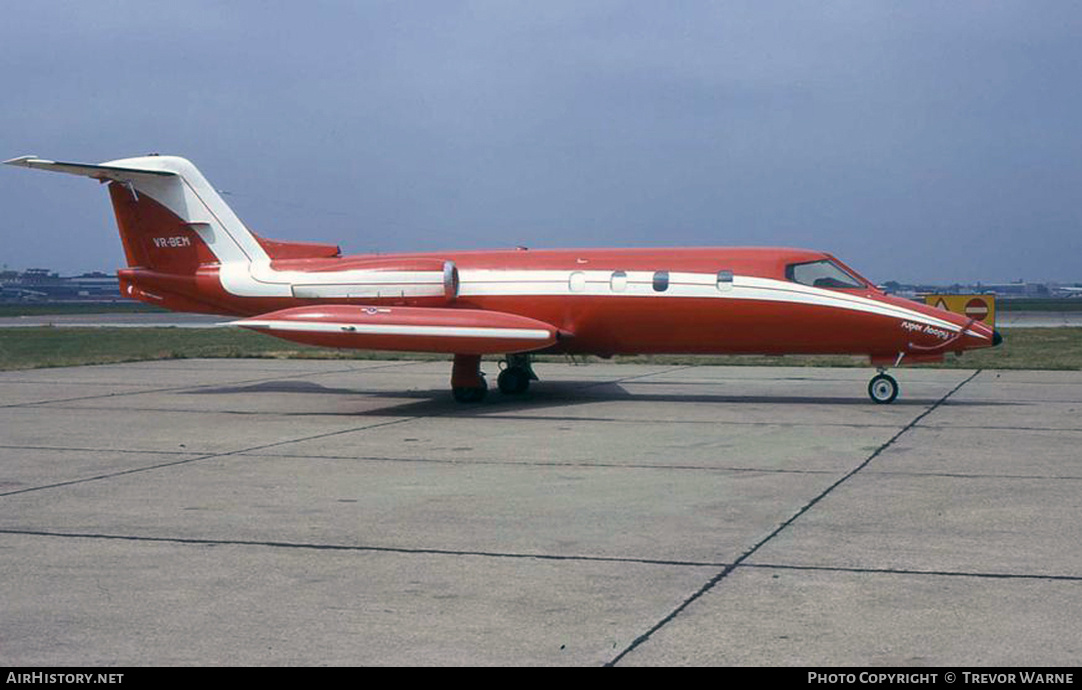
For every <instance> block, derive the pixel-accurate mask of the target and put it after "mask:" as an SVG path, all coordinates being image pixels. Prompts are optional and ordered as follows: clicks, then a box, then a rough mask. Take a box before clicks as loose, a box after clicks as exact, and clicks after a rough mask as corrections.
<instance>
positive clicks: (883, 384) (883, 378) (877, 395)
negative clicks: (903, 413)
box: [868, 374, 898, 405]
mask: <svg viewBox="0 0 1082 690" xmlns="http://www.w3.org/2000/svg"><path fill="white" fill-rule="evenodd" d="M868 397H870V398H871V399H872V400H873V401H874V402H875V403H877V404H879V405H889V404H890V403H892V402H894V399H895V398H897V397H898V382H897V381H895V380H894V377H893V376H889V375H887V374H879V375H878V376H873V377H872V380H871V381H869V382H868Z"/></svg>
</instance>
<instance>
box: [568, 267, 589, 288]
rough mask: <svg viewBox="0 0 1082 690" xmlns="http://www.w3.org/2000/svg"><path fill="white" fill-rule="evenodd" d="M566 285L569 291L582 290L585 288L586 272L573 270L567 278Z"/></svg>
mask: <svg viewBox="0 0 1082 690" xmlns="http://www.w3.org/2000/svg"><path fill="white" fill-rule="evenodd" d="M567 285H568V287H570V288H571V292H582V291H583V290H585V289H586V274H585V273H583V272H582V271H575V272H574V273H572V274H571V278H569V279H568V281H567Z"/></svg>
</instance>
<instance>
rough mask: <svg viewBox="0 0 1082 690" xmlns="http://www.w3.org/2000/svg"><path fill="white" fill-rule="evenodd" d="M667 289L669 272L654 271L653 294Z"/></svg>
mask: <svg viewBox="0 0 1082 690" xmlns="http://www.w3.org/2000/svg"><path fill="white" fill-rule="evenodd" d="M668 289H669V272H668V271H656V272H655V273H654V292H665V291H666V290H668Z"/></svg>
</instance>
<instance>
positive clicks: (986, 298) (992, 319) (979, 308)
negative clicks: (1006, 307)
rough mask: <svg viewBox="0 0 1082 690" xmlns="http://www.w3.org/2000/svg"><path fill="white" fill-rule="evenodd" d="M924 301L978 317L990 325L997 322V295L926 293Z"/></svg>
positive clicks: (957, 312) (940, 307)
mask: <svg viewBox="0 0 1082 690" xmlns="http://www.w3.org/2000/svg"><path fill="white" fill-rule="evenodd" d="M924 303H925V304H930V305H932V306H933V307H936V308H938V309H944V310H946V311H952V312H954V313H955V314H961V315H963V316H966V317H968V318H971V319H976V320H978V321H980V322H982V323H986V324H988V325H989V326H995V324H996V296H995V295H925V296H924Z"/></svg>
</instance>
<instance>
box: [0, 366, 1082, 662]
mask: <svg viewBox="0 0 1082 690" xmlns="http://www.w3.org/2000/svg"><path fill="white" fill-rule="evenodd" d="M485 368H486V370H487V371H488V372H489V374H490V378H493V379H494V372H495V370H496V367H495V365H494V364H492V363H486V365H485ZM537 369H538V373H539V375H540V376H541V377H542V379H543V381H542V382H541V383H540V384H535V385H534V387H533V388H531V390H530V392H529V393H527V394H526V395H525V396H522V397H519V398H508V397H504V396H501V395H500V394H499V393H498V392H495V391H493V392H492V393H490V395H489V397H488V398H487V399H486V400H485V401H484V402H483V403H481V404H479V405H475V406H462V405H458V404H456V403H454V402H453V401H452V400H451V397H450V394H449V391H448V390H447V388H446V387H447V381H448V378H449V370H450V367H449V363H440V362H387V361H356V360H349V361H333V360H330V361H328V360H320V361H307V360H282V361H275V360H169V361H160V362H145V363H136V364H121V365H107V366H93V367H77V368H67V369H41V370H34V371H17V372H3V373H0V467H2V468H3V471H2V472H0V579H2V581H3V583H4V587H3V589H2V594H0V662H2V663H4V664H5V665H12V666H41V665H103V666H108V665H135V666H161V665H374V664H379V665H604V664H615V665H618V666H624V665H688V664H694V665H704V664H717V665H735V664H741V665H762V666H779V665H812V666H839V665H856V666H869V665H885V666H924V665H928V666H954V667H957V668H958V669H965V668H973V667H980V666H990V665H994V666H1000V665H1004V666H1015V665H1053V666H1073V665H1075V664H1077V660H1078V658H1079V654H1080V651H1082V650H1080V648H1082V596H1080V595H1082V550H1080V549H1079V548H1078V544H1079V543H1080V542H1082V519H1080V518H1082V491H1080V489H1082V464H1080V462H1079V461H1080V459H1082V453H1080V451H1079V448H1082V421H1080V420H1082V415H1080V412H1082V372H1026V371H1003V372H994V371H979V372H978V371H972V370H970V371H965V370H932V369H901V370H898V371H897V372H895V374H896V375H897V378H898V379H899V382H900V383H901V386H902V392H901V396H900V398H899V400H898V401H897V402H896V403H894V404H893V405H875V404H873V403H871V402H870V401H869V400H868V398H867V394H866V386H867V381H868V379H869V378H870V372H868V371H864V370H860V369H826V368H822V369H820V368H763V367H687V366H661V365H610V364H590V365H588V366H570V365H564V364H540V365H538V366H537Z"/></svg>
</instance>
